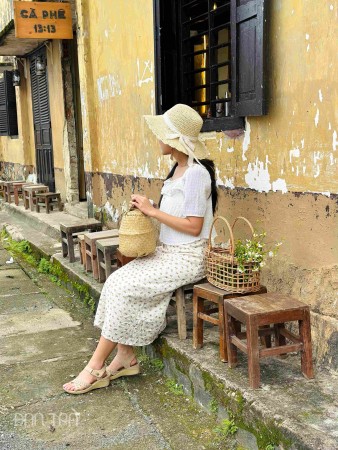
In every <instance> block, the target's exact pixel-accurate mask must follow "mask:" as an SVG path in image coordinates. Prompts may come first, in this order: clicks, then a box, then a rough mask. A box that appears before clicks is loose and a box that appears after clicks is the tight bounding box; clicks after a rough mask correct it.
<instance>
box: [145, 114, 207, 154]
mask: <svg viewBox="0 0 338 450" xmlns="http://www.w3.org/2000/svg"><path fill="white" fill-rule="evenodd" d="M143 117H144V119H145V121H146V123H147V125H148V127H149V128H150V130H151V131H152V132H153V133H154V135H155V136H156V137H157V139H159V140H160V141H162V142H163V143H164V144H168V145H170V147H173V148H175V149H176V150H178V151H179V152H182V153H184V154H185V155H188V156H189V153H188V151H187V149H186V148H185V147H184V146H183V145H182V144H181V142H180V141H179V138H175V139H168V138H167V137H166V136H168V135H170V134H173V131H172V130H171V129H170V128H169V127H168V126H167V124H166V123H165V121H164V119H163V116H161V115H159V116H143ZM193 144H194V146H195V148H194V155H195V156H196V158H197V159H203V158H206V157H207V154H208V153H207V149H206V147H205V145H204V143H203V142H202V141H201V140H200V138H198V140H197V141H195V142H193Z"/></svg>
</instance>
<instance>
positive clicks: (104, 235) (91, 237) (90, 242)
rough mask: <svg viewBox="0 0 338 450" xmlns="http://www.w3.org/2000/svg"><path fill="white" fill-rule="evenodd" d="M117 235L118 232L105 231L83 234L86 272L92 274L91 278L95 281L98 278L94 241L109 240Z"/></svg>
mask: <svg viewBox="0 0 338 450" xmlns="http://www.w3.org/2000/svg"><path fill="white" fill-rule="evenodd" d="M118 233H119V232H118V230H107V231H98V232H95V233H85V234H84V242H85V256H86V272H93V277H94V279H95V280H97V279H98V278H99V268H98V264H97V252H96V241H98V240H99V239H109V238H114V237H118Z"/></svg>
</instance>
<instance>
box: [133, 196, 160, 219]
mask: <svg viewBox="0 0 338 450" xmlns="http://www.w3.org/2000/svg"><path fill="white" fill-rule="evenodd" d="M130 203H131V206H133V207H135V208H138V209H139V210H140V211H141V212H143V214H145V215H146V216H150V217H152V216H153V214H154V211H155V208H154V207H153V205H152V204H151V203H150V201H149V200H148V198H147V197H145V196H143V195H137V194H133V195H132V196H131V202H130Z"/></svg>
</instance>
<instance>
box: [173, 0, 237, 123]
mask: <svg viewBox="0 0 338 450" xmlns="http://www.w3.org/2000/svg"><path fill="white" fill-rule="evenodd" d="M214 5H216V6H215V9H213V8H214ZM204 6H207V8H208V9H207V12H204V11H203V9H204ZM199 7H200V9H198V8H199ZM189 8H190V9H191V8H195V9H193V11H192V12H191V11H189V10H188V9H189ZM180 9H181V29H182V40H181V42H182V44H181V45H182V51H181V56H182V77H183V78H182V82H183V93H185V94H184V95H185V96H186V100H187V103H188V104H190V105H191V106H193V107H198V106H209V108H210V112H211V116H212V117H215V116H216V104H217V103H219V104H225V103H229V102H230V101H231V98H230V89H226V91H225V92H226V93H227V98H220V99H218V87H219V86H222V85H226V84H227V85H228V86H229V88H230V62H231V58H230V55H229V54H228V56H227V59H226V60H224V59H223V61H221V62H218V58H219V55H218V51H219V49H222V48H228V49H230V33H229V34H228V38H227V39H228V40H227V41H226V42H224V40H223V42H219V39H220V36H219V32H221V31H222V30H226V29H229V27H230V21H229V16H230V1H229V0H228V1H227V2H226V3H225V4H223V5H217V4H216V2H215V1H214V0H193V1H188V2H185V1H184V0H182V1H181V8H180ZM227 11H228V12H229V15H228V16H227V17H222V16H224V15H225V14H226V13H227ZM194 14H195V16H194ZM222 18H223V19H226V20H225V21H223V22H221V23H220V21H221V20H222ZM194 26H195V29H194V28H192V27H194ZM201 28H204V30H203V31H200V30H201ZM206 28H207V30H206ZM191 29H194V31H198V32H197V33H195V34H194V35H190V34H191ZM196 29H197V30H196ZM203 36H207V39H208V41H207V45H206V48H205V49H198V50H195V51H194V45H195V46H196V45H198V44H197V43H196V44H194V42H195V41H197V40H198V39H200V38H201V37H203ZM199 55H202V57H203V55H205V56H206V64H205V67H200V68H196V66H195V57H197V56H199ZM222 67H228V70H227V72H224V74H223V75H225V74H227V75H228V76H227V78H226V79H219V76H220V73H219V69H220V68H222ZM202 73H205V74H206V77H205V78H204V79H203V81H204V80H205V83H202V84H196V81H197V79H196V78H195V77H196V75H198V74H202ZM201 89H204V90H205V92H204V95H202V99H203V100H204V99H205V101H199V98H200V97H201V95H198V96H197V98H196V95H195V94H194V93H195V92H197V91H199V90H201ZM222 95H224V94H222Z"/></svg>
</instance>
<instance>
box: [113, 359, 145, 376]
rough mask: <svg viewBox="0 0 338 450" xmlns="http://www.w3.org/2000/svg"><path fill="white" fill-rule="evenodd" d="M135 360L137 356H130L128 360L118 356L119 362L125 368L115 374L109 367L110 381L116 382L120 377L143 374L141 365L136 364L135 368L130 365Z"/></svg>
mask: <svg viewBox="0 0 338 450" xmlns="http://www.w3.org/2000/svg"><path fill="white" fill-rule="evenodd" d="M134 358H135V355H132V356H128V357H127V358H123V359H122V358H121V357H120V356H118V360H119V362H120V363H121V364H122V365H123V367H122V368H121V369H119V370H116V371H115V372H112V371H111V370H110V369H109V367H107V369H106V370H107V374H108V375H109V378H110V380H115V379H116V378H119V377H125V376H131V375H138V374H139V373H140V372H141V368H140V364H139V363H136V364H134V365H133V366H131V365H130V363H131V362H132V360H133V359H134Z"/></svg>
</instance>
